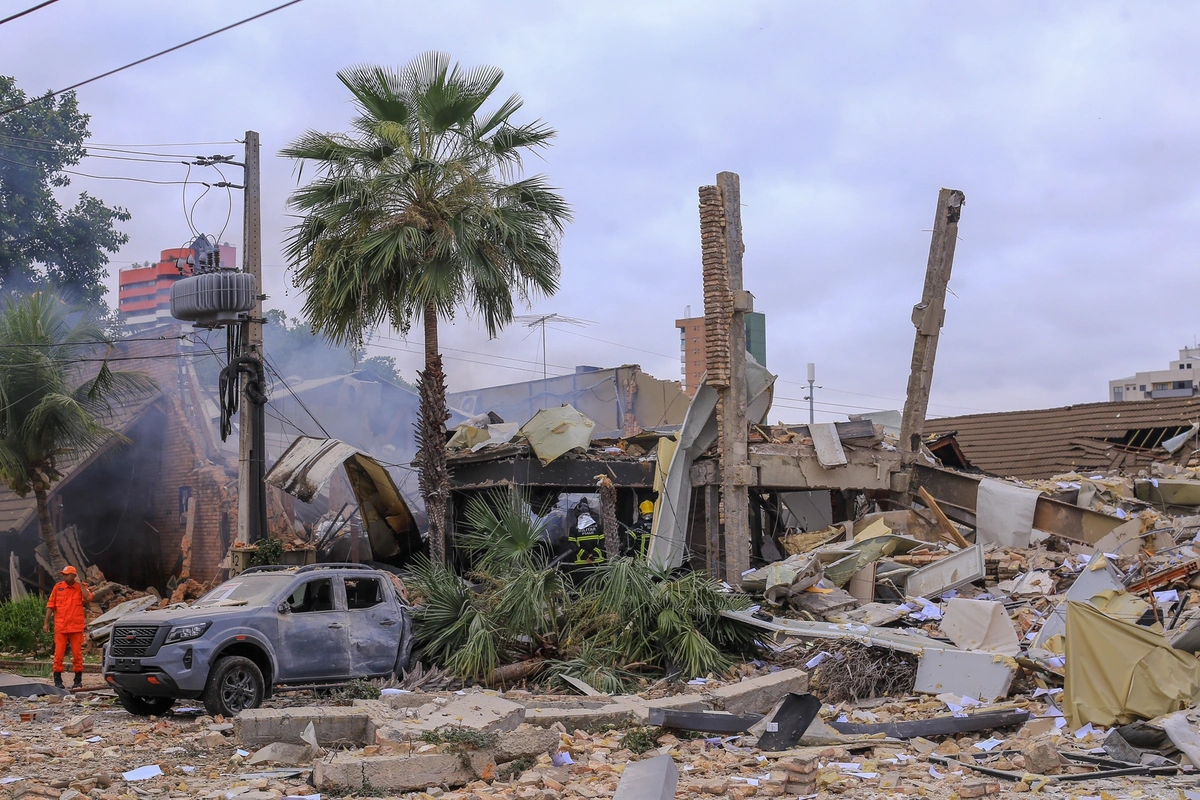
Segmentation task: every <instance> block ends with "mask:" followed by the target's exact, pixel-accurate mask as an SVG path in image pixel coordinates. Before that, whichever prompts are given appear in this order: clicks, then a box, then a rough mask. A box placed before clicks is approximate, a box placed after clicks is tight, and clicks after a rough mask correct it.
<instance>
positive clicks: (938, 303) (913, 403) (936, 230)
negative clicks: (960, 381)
mask: <svg viewBox="0 0 1200 800" xmlns="http://www.w3.org/2000/svg"><path fill="white" fill-rule="evenodd" d="M965 200H966V197H965V196H964V195H963V193H962V192H960V191H958V190H957V189H942V190H941V191H940V192H939V193H938V204H937V215H936V216H935V217H934V219H933V237H932V239H931V241H930V243H929V263H928V265H927V266H926V267H925V289H924V291H923V292H922V293H921V302H920V303H918V304H917V305H915V306H913V313H912V321H913V325H915V326H916V328H917V338H916V341H915V342H914V344H913V356H912V370H911V372H909V375H908V393H907V394H906V395H905V400H904V415H903V417H902V418H901V420H900V451H901V453H903V455H904V458H905V461H907V462H911V461H912V460H913V459H914V458H915V457H916V455H917V453H919V452H920V450H921V434H922V432H923V431H924V429H925V415H926V412H928V410H929V389H930V387H931V386H932V385H933V361H934V357H935V356H936V355H937V343H938V334H939V332H940V331H941V329H942V324H943V323H944V322H945V320H946V310H945V307H946V286H947V284H949V283H950V270H951V268H952V267H953V266H954V246H955V244H956V243H957V242H958V217H959V215H960V214H961V213H962V206H963V203H964V202H965Z"/></svg>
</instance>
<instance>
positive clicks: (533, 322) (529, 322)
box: [514, 313, 596, 380]
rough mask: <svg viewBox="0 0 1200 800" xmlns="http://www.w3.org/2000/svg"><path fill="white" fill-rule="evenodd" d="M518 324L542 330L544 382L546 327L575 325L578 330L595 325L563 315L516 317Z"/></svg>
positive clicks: (544, 378)
mask: <svg viewBox="0 0 1200 800" xmlns="http://www.w3.org/2000/svg"><path fill="white" fill-rule="evenodd" d="M514 319H516V321H517V322H519V323H521V324H522V325H524V326H525V327H526V328H529V329H530V333H532V332H533V328H538V327H540V328H541V329H542V380H546V377H547V375H546V325H547V324H550V325H553V324H555V323H562V324H564V325H574V326H576V327H578V328H586V327H587V326H589V325H595V324H596V323H594V322H592V321H591V320H590V319H576V318H575V317H567V316H564V315H562V314H557V313H551V314H526V315H524V316H520V317H515V318H514Z"/></svg>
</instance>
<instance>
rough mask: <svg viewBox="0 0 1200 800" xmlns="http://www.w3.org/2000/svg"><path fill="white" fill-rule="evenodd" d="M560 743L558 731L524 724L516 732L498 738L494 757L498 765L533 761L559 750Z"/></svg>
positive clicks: (505, 733) (509, 732) (512, 731)
mask: <svg viewBox="0 0 1200 800" xmlns="http://www.w3.org/2000/svg"><path fill="white" fill-rule="evenodd" d="M560 741H561V740H560V739H559V733H558V731H552V730H549V729H547V728H535V727H534V726H532V725H529V724H522V725H520V726H518V727H517V728H516V729H514V730H511V731H505V732H504V733H502V734H500V735H499V736H498V737H497V738H496V744H495V746H494V747H492V755H493V756H495V758H496V761H497V762H498V763H504V762H507V761H512V760H514V759H518V758H527V759H530V760H533V759H536V758H537V757H538V756H540V755H542V754H543V753H551V752H554V751H555V750H557V749H558V745H559V742H560Z"/></svg>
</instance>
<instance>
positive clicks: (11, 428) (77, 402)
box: [0, 292, 154, 574]
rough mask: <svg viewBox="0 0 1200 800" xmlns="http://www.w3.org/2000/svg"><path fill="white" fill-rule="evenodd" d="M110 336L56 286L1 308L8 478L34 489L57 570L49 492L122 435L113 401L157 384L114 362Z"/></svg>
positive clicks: (3, 446)
mask: <svg viewBox="0 0 1200 800" xmlns="http://www.w3.org/2000/svg"><path fill="white" fill-rule="evenodd" d="M106 338H107V337H106V336H105V335H104V330H103V328H102V327H101V326H100V325H99V324H97V322H96V318H95V316H94V315H92V314H89V313H88V312H86V311H84V310H83V309H72V308H70V307H68V306H67V305H66V304H65V303H63V302H62V301H61V300H60V299H58V298H57V297H55V296H54V295H53V294H50V293H48V292H38V293H35V294H30V295H26V296H23V297H16V298H10V299H9V300H7V301H6V302H5V304H4V310H3V313H0V478H3V480H4V481H5V482H7V483H8V485H9V486H10V487H11V488H12V490H13V491H14V492H16V493H17V494H18V495H20V496H21V497H24V496H26V495H27V494H28V493H29V492H33V495H34V497H35V498H36V499H37V512H38V527H39V530H40V533H41V536H42V541H43V542H45V543H46V548H47V550H49V554H50V565H51V568H52V569H53V570H54V572H55V574H57V573H58V571H59V570H61V569H62V568H63V567H64V566H65V565H66V561H65V560H64V559H63V556H62V553H61V552H60V551H59V549H58V540H57V538H56V537H55V532H54V527H53V525H52V523H51V522H50V507H49V505H48V503H47V502H46V497H47V495H48V493H49V491H50V487H51V485H52V484H53V483H54V482H55V481H57V480H58V479H59V478H61V477H62V473H61V472H59V468H60V467H63V466H65V465H67V464H70V463H71V462H72V461H75V460H77V459H79V458H82V457H84V456H86V455H87V454H88V453H90V452H92V451H93V450H94V449H95V448H97V447H99V446H100V445H102V444H104V443H105V442H107V441H109V440H110V439H113V438H120V434H118V433H117V432H116V431H114V430H112V429H111V428H109V427H107V426H106V425H105V422H106V421H108V420H110V419H111V416H112V411H113V405H114V404H120V403H122V402H125V401H128V400H132V399H136V398H139V397H144V396H145V395H147V394H148V393H150V392H152V391H153V390H154V382H153V381H152V380H151V379H150V378H149V377H148V376H146V375H145V374H144V373H141V372H129V371H123V370H114V369H110V368H109V366H108V363H107V362H106V361H104V360H103V350H101V349H100V347H101V346H102V345H104V344H105V340H106ZM97 362H98V363H99V364H100V368H99V370H98V371H97V370H95V369H94V368H95V365H96V363H97ZM93 373H94V376H93V377H90V378H88V377H85V376H87V375H93Z"/></svg>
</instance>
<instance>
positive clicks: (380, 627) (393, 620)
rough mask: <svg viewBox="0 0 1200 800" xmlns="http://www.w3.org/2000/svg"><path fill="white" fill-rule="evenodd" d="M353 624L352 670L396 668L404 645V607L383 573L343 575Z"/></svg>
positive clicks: (362, 672)
mask: <svg viewBox="0 0 1200 800" xmlns="http://www.w3.org/2000/svg"><path fill="white" fill-rule="evenodd" d="M342 582H343V584H345V587H346V616H347V618H348V620H349V623H350V670H351V673H352V674H353V675H355V676H364V675H384V674H386V673H389V672H391V671H392V666H393V665H394V664H395V663H396V652H397V650H398V649H399V647H400V640H399V637H400V633H401V631H402V630H403V626H402V625H401V624H400V609H399V606H398V604H397V603H396V601H395V600H394V599H393V598H392V595H391V593H390V592H388V591H387V588H386V587H384V585H383V580H382V576H379V577H375V576H371V577H349V576H343V577H342Z"/></svg>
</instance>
